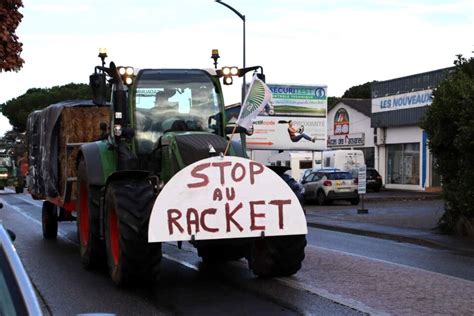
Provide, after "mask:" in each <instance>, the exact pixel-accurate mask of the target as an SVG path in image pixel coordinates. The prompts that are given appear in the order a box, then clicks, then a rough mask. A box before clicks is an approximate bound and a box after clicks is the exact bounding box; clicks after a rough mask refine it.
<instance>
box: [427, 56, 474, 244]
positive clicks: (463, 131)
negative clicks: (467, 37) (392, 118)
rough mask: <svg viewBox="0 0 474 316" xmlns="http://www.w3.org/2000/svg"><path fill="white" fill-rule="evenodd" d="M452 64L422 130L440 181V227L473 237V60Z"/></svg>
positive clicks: (434, 95)
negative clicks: (441, 205)
mask: <svg viewBox="0 0 474 316" xmlns="http://www.w3.org/2000/svg"><path fill="white" fill-rule="evenodd" d="M454 64H455V65H456V68H455V71H454V72H452V73H451V74H450V75H449V76H448V77H447V78H446V79H445V80H444V81H443V82H441V83H440V85H439V86H438V87H437V89H436V90H435V91H434V92H433V98H434V99H433V103H432V104H431V105H430V106H429V107H428V109H427V112H426V116H425V118H424V120H423V122H422V124H421V127H422V128H423V129H424V130H426V132H427V134H428V137H429V147H430V150H431V152H432V153H433V155H434V156H435V157H436V159H437V160H436V162H437V164H436V165H435V169H436V171H437V172H438V173H439V174H440V175H441V178H442V186H443V198H444V201H445V213H444V215H443V216H442V218H441V219H440V222H439V227H440V228H441V229H442V230H443V231H444V232H446V233H456V234H460V235H470V236H474V59H473V58H470V59H469V60H467V59H465V58H463V57H462V56H461V55H459V56H458V59H457V60H456V61H455V62H454Z"/></svg>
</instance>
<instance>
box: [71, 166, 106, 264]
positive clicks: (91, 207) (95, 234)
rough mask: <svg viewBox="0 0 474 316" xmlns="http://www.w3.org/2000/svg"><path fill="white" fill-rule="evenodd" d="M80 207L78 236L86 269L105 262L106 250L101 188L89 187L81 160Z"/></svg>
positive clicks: (79, 167)
mask: <svg viewBox="0 0 474 316" xmlns="http://www.w3.org/2000/svg"><path fill="white" fill-rule="evenodd" d="M77 186H78V196H77V200H78V205H77V222H76V224H77V236H78V239H79V250H80V256H81V262H82V265H83V266H84V267H85V268H86V269H90V268H93V267H95V266H99V265H100V264H101V263H103V262H105V249H104V245H103V242H102V241H101V240H100V209H99V200H100V187H99V186H93V185H89V181H88V178H87V169H86V164H85V161H84V160H83V159H81V160H80V162H79V165H78V169H77Z"/></svg>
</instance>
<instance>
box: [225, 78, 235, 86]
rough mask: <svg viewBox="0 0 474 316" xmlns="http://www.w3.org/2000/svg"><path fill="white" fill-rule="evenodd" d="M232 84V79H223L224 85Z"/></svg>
mask: <svg viewBox="0 0 474 316" xmlns="http://www.w3.org/2000/svg"><path fill="white" fill-rule="evenodd" d="M232 82H233V79H232V77H224V84H225V85H231V84H232Z"/></svg>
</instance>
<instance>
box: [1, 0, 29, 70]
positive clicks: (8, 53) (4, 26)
mask: <svg viewBox="0 0 474 316" xmlns="http://www.w3.org/2000/svg"><path fill="white" fill-rule="evenodd" d="M22 6H23V3H22V1H21V0H1V1H0V72H2V70H4V71H18V70H20V68H21V67H22V66H23V62H24V60H23V59H22V58H21V57H20V53H21V50H22V44H21V43H20V42H19V41H18V36H16V34H15V31H16V28H17V27H18V24H20V22H21V19H22V18H23V15H22V14H21V13H20V12H19V11H18V9H19V8H20V7H22Z"/></svg>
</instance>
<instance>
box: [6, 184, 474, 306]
mask: <svg viewBox="0 0 474 316" xmlns="http://www.w3.org/2000/svg"><path fill="white" fill-rule="evenodd" d="M0 199H2V200H4V202H5V207H4V209H3V210H0V219H2V220H3V222H4V225H6V226H9V228H11V229H13V230H14V231H15V232H16V233H17V236H18V238H17V241H16V242H15V245H16V247H17V250H18V253H19V254H20V256H21V258H22V260H23V262H24V264H25V267H26V270H27V271H28V273H29V274H30V277H31V279H32V281H33V283H34V285H35V287H36V289H37V292H38V293H39V294H40V297H41V299H42V303H43V308H44V310H45V312H46V314H48V313H49V314H54V315H70V314H78V313H86V312H96V313H97V312H102V313H115V314H123V315H129V314H133V315H136V314H140V315H160V314H166V315H181V314H185V315H188V314H191V315H193V314H195V315H202V314H206V315H216V314H227V315H241V314H257V313H258V314H262V315H270V314H271V315H292V314H318V315H355V314H361V313H370V314H380V315H384V314H410V315H412V314H417V315H418V314H426V315H431V314H433V313H440V314H442V313H453V314H474V302H473V301H472V293H473V292H474V282H472V281H473V279H474V278H473V272H472V271H471V270H472V266H473V263H474V262H473V258H471V257H463V256H459V255H456V254H453V253H450V252H448V251H441V250H434V249H428V248H424V247H419V246H414V245H410V244H403V243H397V242H393V241H387V240H380V239H375V238H370V237H363V236H356V235H351V234H345V233H338V232H332V231H327V230H319V229H314V228H310V229H309V234H308V237H307V238H308V246H307V248H306V259H305V261H304V262H303V268H302V269H301V270H300V272H299V273H298V274H296V275H295V276H293V277H290V278H277V279H272V280H262V279H258V278H255V277H254V276H253V275H252V273H251V272H250V271H249V270H248V269H247V265H246V261H244V260H241V261H238V262H233V263H229V264H223V265H217V266H207V265H203V264H202V262H201V261H200V259H199V257H198V256H197V254H196V252H195V250H194V248H192V247H191V246H186V244H185V247H184V249H181V250H180V249H178V248H177V246H176V245H175V244H172V243H166V244H164V245H163V252H164V260H163V262H162V274H161V279H160V281H159V282H158V283H157V284H156V285H154V286H153V287H150V288H141V289H118V288H116V287H115V286H113V284H112V282H111V281H110V279H109V277H108V275H107V271H105V269H104V270H102V271H85V270H84V269H83V268H82V266H81V264H80V262H79V255H78V249H77V237H76V229H75V223H73V222H72V223H61V224H60V236H59V238H58V240H56V241H46V240H43V239H42V236H41V222H40V217H41V202H38V201H32V200H31V199H30V198H29V196H28V195H23V194H21V195H15V194H2V193H0ZM340 207H342V208H343V207H344V206H334V208H332V209H331V210H332V211H335V210H336V209H339V208H340ZM390 207H402V205H399V206H394V205H393V203H392V204H390V203H388V204H387V208H390ZM410 207H413V206H410Z"/></svg>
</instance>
